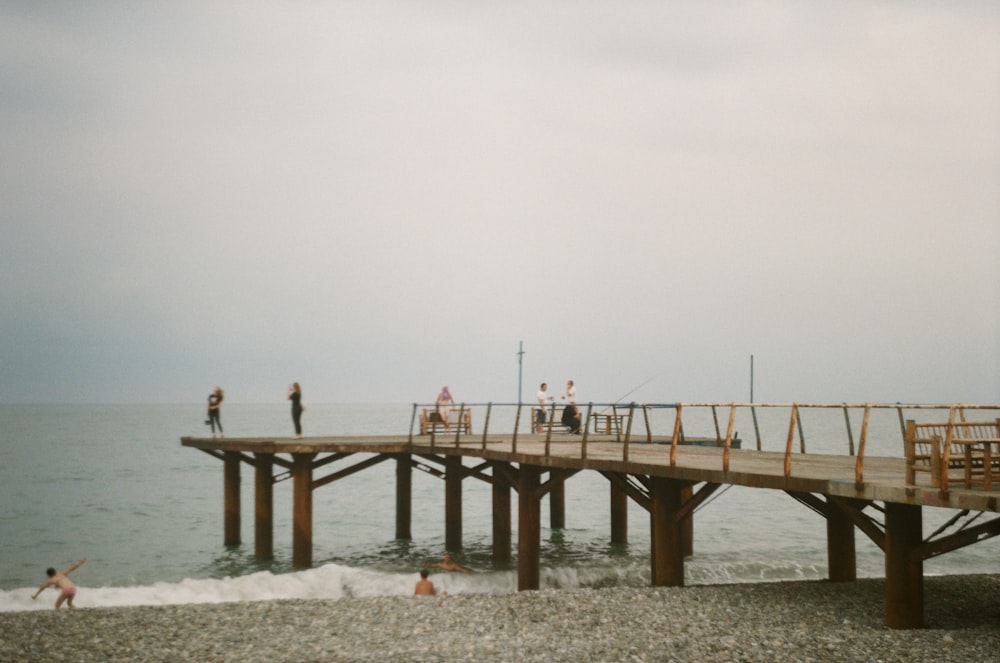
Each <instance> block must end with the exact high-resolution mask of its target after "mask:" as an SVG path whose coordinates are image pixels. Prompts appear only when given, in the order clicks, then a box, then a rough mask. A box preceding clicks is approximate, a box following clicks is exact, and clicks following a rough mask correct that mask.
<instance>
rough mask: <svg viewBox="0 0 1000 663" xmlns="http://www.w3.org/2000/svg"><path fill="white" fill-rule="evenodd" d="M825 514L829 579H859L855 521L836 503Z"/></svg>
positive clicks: (836, 580) (835, 580) (834, 580)
mask: <svg viewBox="0 0 1000 663" xmlns="http://www.w3.org/2000/svg"><path fill="white" fill-rule="evenodd" d="M825 515H826V556H827V567H828V569H829V572H828V575H829V579H830V581H831V582H854V581H855V580H857V579H858V562H857V553H856V550H855V545H854V522H853V521H852V520H851V519H850V518H849V517H848V516H847V514H846V513H844V512H843V511H842V510H841V509H840V508H838V507H837V505H836V504H833V505H832V507H831V508H830V509H829V511H828V512H827V513H826V514H825Z"/></svg>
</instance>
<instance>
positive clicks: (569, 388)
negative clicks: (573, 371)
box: [563, 380, 576, 404]
mask: <svg viewBox="0 0 1000 663" xmlns="http://www.w3.org/2000/svg"><path fill="white" fill-rule="evenodd" d="M563 400H564V401H566V402H567V403H573V404H575V403H576V385H575V384H573V381H572V380H568V381H567V382H566V395H565V396H563Z"/></svg>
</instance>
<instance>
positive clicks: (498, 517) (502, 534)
mask: <svg viewBox="0 0 1000 663" xmlns="http://www.w3.org/2000/svg"><path fill="white" fill-rule="evenodd" d="M497 470H498V466H497V465H494V466H493V490H492V492H493V561H494V562H500V563H506V562H510V560H511V540H512V539H511V529H510V518H511V512H510V488H511V486H510V483H509V482H508V481H507V477H506V475H505V474H504V473H502V472H498V471H497Z"/></svg>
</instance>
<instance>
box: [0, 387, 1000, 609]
mask: <svg viewBox="0 0 1000 663" xmlns="http://www.w3.org/2000/svg"><path fill="white" fill-rule="evenodd" d="M413 412H414V406H413V405H412V404H393V403H388V404H373V403H367V404H319V403H309V404H308V405H307V410H306V412H305V414H304V415H303V425H304V429H305V430H304V432H305V435H306V436H307V437H308V436H309V435H390V434H405V433H407V432H408V431H409V430H410V426H411V422H412V415H413ZM708 413H709V410H708V409H703V411H702V418H701V419H700V420H695V419H692V420H691V422H690V423H689V419H688V418H687V415H686V418H685V432H686V433H687V434H688V435H698V434H702V435H705V434H707V435H714V433H715V425H716V424H715V422H716V421H717V420H719V419H721V432H722V434H723V435H725V432H726V427H727V423H728V422H727V418H726V417H727V412H726V411H725V410H723V411H721V412H717V413H716V414H715V416H709V414H708ZM474 414H475V417H474V430H477V431H481V428H479V425H480V422H482V421H483V416H484V413H483V412H482V411H481V408H480V411H479V412H474ZM910 414H911V413H907V416H908V417H909V416H910ZM747 416H748V412H746V411H743V412H741V413H740V415H739V417H738V419H737V421H736V422H735V423H736V425H737V426H738V431H739V432H738V434H739V436H740V438H741V439H742V441H743V444H744V447H745V448H753V447H754V445H755V444H756V441H755V437H756V433H755V429H759V430H760V431H761V439H762V445H763V448H764V449H769V450H783V449H784V447H785V444H786V441H787V437H788V430H789V419H788V411H787V410H784V411H781V410H766V409H765V410H761V411H759V421H758V423H757V426H756V427H755V426H754V424H753V422H752V421H750V420H749V419H747ZM852 416H853V421H845V418H844V415H843V413H841V412H840V411H839V410H818V411H815V412H805V413H803V414H802V424H803V425H802V428H801V430H800V431H798V432H796V434H795V435H796V441H795V446H796V448H797V449H798V448H799V447H800V444H805V446H806V449H807V451H809V452H811V453H841V454H843V453H848V448H849V447H848V445H849V437H850V436H849V435H848V434H847V432H846V431H847V428H848V426H851V430H852V435H853V438H854V444H855V445H856V444H857V442H858V440H859V428H860V422H861V416H860V413H859V412H857V411H855V412H854V413H853V415H852ZM942 416H946V413H945V414H944V415H942V414H941V413H940V412H939V413H937V416H936V417H934V416H933V415H931V414H928V413H925V412H923V411H918V412H916V417H915V418H918V419H919V418H921V417H923V418H924V419H925V420H927V419H928V418H936V419H940V418H941V417H942ZM505 417H506V418H505ZM996 417H997V413H996V412H989V413H983V414H982V415H981V418H983V419H991V418H993V419H995V418H996ZM969 418H970V419H973V418H975V419H978V418H980V415H978V413H976V414H972V415H970V417H969ZM638 419H639V418H638V417H637V418H636V420H638ZM204 420H205V406H204V404H185V405H4V404H0V611H20V610H33V609H50V608H51V607H52V604H53V603H54V601H55V599H56V592H55V591H54V590H48V591H46V592H44V593H43V594H42V595H41V596H39V598H38V599H37V600H33V599H32V594H33V593H34V592H35V590H36V589H37V588H38V587H39V586H40V585H41V584H42V582H43V581H44V580H45V578H46V576H45V569H46V568H48V567H55V568H57V569H59V570H62V569H65V568H67V567H69V566H70V565H71V564H72V563H73V562H75V561H77V560H79V559H82V558H86V559H87V561H86V563H85V564H84V565H83V566H81V567H80V568H79V569H77V570H76V571H74V572H73V574H72V576H71V577H72V579H73V580H74V582H75V583H76V584H77V585H78V586H79V588H80V590H79V593H78V596H77V600H76V603H77V606H79V607H106V606H131V605H161V604H181V603H216V602H225V601H258V600H267V599H313V598H322V599H339V598H343V597H359V596H386V595H408V594H411V593H412V591H413V585H414V582H415V581H416V579H417V572H418V570H419V569H420V568H421V567H422V566H423V565H424V564H426V563H428V562H433V561H437V560H440V559H441V557H442V555H443V553H444V552H445V537H444V482H443V481H442V480H441V479H440V478H438V477H436V476H433V475H432V474H428V473H424V472H420V471H414V474H413V487H412V490H413V493H412V505H413V511H412V535H413V537H412V539H410V540H397V539H395V538H394V537H395V513H394V509H395V496H394V491H395V479H394V477H395V465H394V463H380V464H378V465H375V466H374V467H371V468H369V469H366V470H364V471H361V472H358V473H356V474H354V475H351V476H349V477H347V478H344V479H341V480H339V481H336V482H333V483H331V484H328V485H326V486H323V487H321V488H319V489H317V490H316V492H315V493H314V500H313V502H314V505H313V508H314V514H313V517H314V521H313V537H314V540H313V567H312V568H310V569H307V570H296V569H294V568H293V567H292V563H291V556H292V544H291V542H292V532H291V520H292V517H291V516H292V506H291V481H284V482H279V483H277V484H276V485H275V487H274V509H275V523H274V554H275V556H274V559H273V560H266V561H264V560H257V559H255V557H254V554H253V538H254V537H253V473H252V471H251V470H250V469H249V468H247V467H245V469H244V470H243V482H242V491H241V494H242V513H243V518H242V520H243V529H242V540H243V543H242V544H240V545H233V546H227V545H224V542H223V509H222V500H223V473H222V463H221V462H220V461H219V460H218V459H216V458H213V457H212V456H210V455H208V454H207V453H205V452H202V451H199V450H196V449H192V448H188V447H182V446H181V443H180V440H181V438H182V437H184V436H207V435H209V434H210V432H209V430H208V428H207V426H206V425H205V423H204ZM672 421H673V410H670V409H669V408H668V409H666V410H662V411H659V412H656V411H654V416H653V417H652V422H653V423H651V427H654V426H658V428H656V430H655V432H657V433H662V434H669V432H670V427H671V426H672ZM222 423H223V426H224V427H225V431H226V435H227V436H230V437H244V436H246V437H251V436H253V437H257V436H289V435H290V434H291V433H292V423H291V419H290V414H289V409H288V407H287V404H285V403H269V404H245V403H229V402H227V403H226V404H225V405H224V406H223V410H222ZM504 426H507V427H508V428H509V429H513V426H514V419H513V415H512V414H510V413H507V414H504V413H503V412H501V411H500V410H497V411H496V412H494V414H493V415H492V417H491V431H493V430H497V431H499V429H501V428H503V427H504ZM699 426H700V427H702V428H703V430H696V428H698V427H699ZM642 434H644V433H642ZM800 435H801V436H802V439H804V442H800V441H799V436H800ZM868 439H869V442H868V448H867V451H866V453H867V454H869V455H888V456H902V450H903V445H902V438H901V434H900V430H899V421H898V414H897V413H896V412H895V411H894V410H884V411H877V412H875V413H873V415H872V419H871V422H870V425H869V438H868ZM340 462H341V463H343V462H344V461H340ZM466 464H467V465H468V464H469V462H468V461H466ZM334 467H337V468H339V467H341V465H336V466H334ZM277 469H278V468H276V470H277ZM565 494H566V522H565V527H564V528H561V529H549V528H546V527H545V526H546V525H548V518H547V503H546V502H543V504H542V524H543V530H542V551H541V554H542V558H541V568H542V570H541V586H542V588H551V589H573V588H583V587H614V586H636V587H642V586H648V585H649V579H650V557H649V548H650V543H649V518H648V515H647V514H646V512H645V511H644V510H643V509H641V508H639V507H638V506H637V505H635V504H630V505H629V520H628V534H629V540H628V543H627V544H612V543H611V542H610V514H609V490H608V483H607V481H606V480H605V479H604V478H603V477H601V476H600V475H599V474H597V473H596V472H581V473H578V474H577V475H575V476H573V477H572V478H570V479H569V480H568V481H567V483H566V491H565ZM514 499H516V494H515V495H514ZM490 509H491V491H490V487H489V485H487V484H485V483H482V482H480V481H478V480H476V479H474V478H472V477H470V478H468V479H467V480H465V481H464V482H463V546H462V548H461V549H460V550H456V551H453V552H454V553H455V555H456V558H457V560H458V561H459V563H461V564H463V565H464V566H467V567H470V568H472V569H474V570H475V573H471V574H461V573H450V574H448V573H437V574H435V575H434V577H433V579H434V582H435V584H436V585H437V586H438V588H439V589H443V590H446V591H448V592H449V593H452V594H455V593H507V592H514V591H516V589H517V569H516V561H515V562H514V565H504V564H495V563H494V562H493V561H492V555H491V529H492V525H491V514H490ZM513 513H514V516H515V520H516V513H517V510H516V506H515V508H514V509H513ZM955 515H957V512H956V511H953V510H949V509H935V508H925V509H924V530H925V535H927V534H930V533H932V532H934V531H935V530H936V529H937V528H939V527H940V526H941V525H943V524H945V523H946V522H947V521H948V520H949V519H951V518H952V517H953V516H955ZM694 518H695V525H694V555H693V556H692V557H691V558H690V559H688V560H687V562H686V564H685V583H686V584H688V585H702V584H719V583H752V582H771V581H793V580H815V579H822V578H824V577H826V572H827V559H826V555H827V552H826V529H825V524H824V521H823V519H822V518H821V517H820V516H818V515H817V514H815V513H814V512H813V511H811V510H810V509H808V508H806V507H804V506H803V505H801V504H800V503H798V502H797V501H795V500H794V499H792V498H791V497H789V496H788V495H787V494H785V493H783V492H781V491H777V490H762V489H750V488H742V487H731V488H728V489H722V490H720V491H718V492H717V493H716V494H715V495H714V496H713V498H712V499H710V500H709V501H708V502H707V503H705V504H703V505H702V506H701V507H699V509H698V511H696V513H695V515H694ZM512 528H513V536H514V537H515V542H514V547H513V553H514V556H515V557H516V552H517V547H516V536H517V527H516V522H514V523H513V524H512ZM856 540H857V568H858V575H859V576H862V577H881V576H883V575H884V558H883V554H882V552H881V550H879V549H878V548H877V547H876V546H875V545H874V544H872V543H871V542H870V541H869V540H868V539H867V538H866V537H865V536H864V535H863V534H862V533H861V532H860V531H857V537H856ZM924 570H925V573H926V574H928V575H930V574H966V573H993V574H996V573H1000V537H997V538H994V539H991V540H987V541H982V542H980V543H977V544H976V545H973V546H969V547H967V548H964V549H961V550H958V551H954V552H951V553H947V554H945V555H941V556H939V557H936V558H933V559H930V560H928V561H926V562H925V565H924Z"/></svg>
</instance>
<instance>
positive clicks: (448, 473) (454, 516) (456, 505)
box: [444, 456, 464, 552]
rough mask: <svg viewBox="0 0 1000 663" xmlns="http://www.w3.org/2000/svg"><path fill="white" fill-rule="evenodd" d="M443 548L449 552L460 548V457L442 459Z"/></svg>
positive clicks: (461, 472)
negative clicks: (443, 473) (443, 470)
mask: <svg viewBox="0 0 1000 663" xmlns="http://www.w3.org/2000/svg"><path fill="white" fill-rule="evenodd" d="M444 467H445V475H444V547H445V548H446V549H447V550H450V551H453V552H454V551H456V550H461V548H462V474H463V471H464V470H463V468H462V457H461V456H445V459H444Z"/></svg>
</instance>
